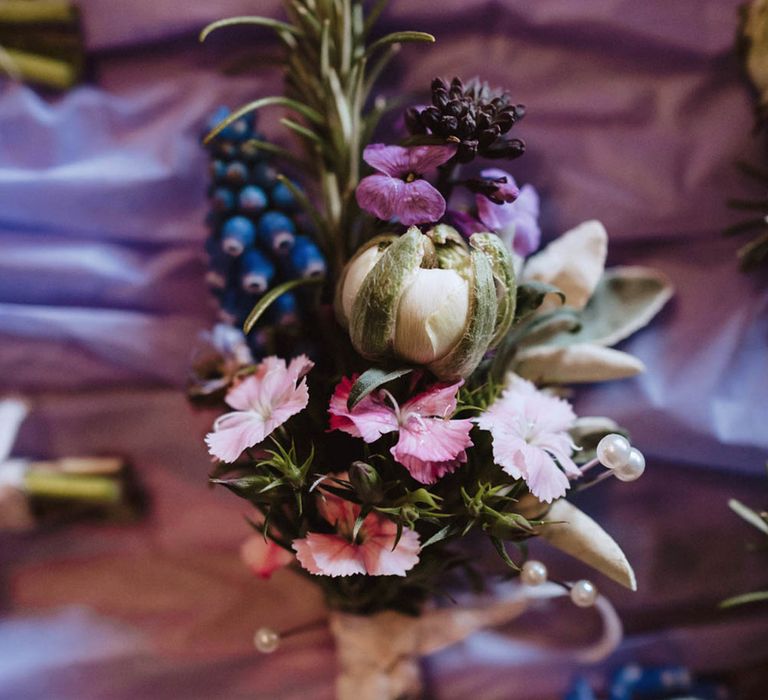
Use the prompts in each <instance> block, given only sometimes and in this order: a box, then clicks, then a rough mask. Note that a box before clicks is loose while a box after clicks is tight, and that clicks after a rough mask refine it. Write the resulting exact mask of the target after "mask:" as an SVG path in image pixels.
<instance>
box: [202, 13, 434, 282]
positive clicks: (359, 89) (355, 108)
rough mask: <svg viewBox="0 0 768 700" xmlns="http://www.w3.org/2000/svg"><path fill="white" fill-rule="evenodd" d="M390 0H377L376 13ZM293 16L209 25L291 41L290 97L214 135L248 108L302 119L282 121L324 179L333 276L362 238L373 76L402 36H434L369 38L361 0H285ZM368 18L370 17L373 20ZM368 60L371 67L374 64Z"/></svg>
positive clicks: (325, 232) (423, 36) (323, 219)
mask: <svg viewBox="0 0 768 700" xmlns="http://www.w3.org/2000/svg"><path fill="white" fill-rule="evenodd" d="M385 5H386V2H385V1H384V2H381V1H380V2H377V3H375V6H374V9H373V10H372V15H371V17H372V18H373V19H375V17H377V16H378V15H379V14H380V13H381V11H382V10H383V9H384V7H385ZM284 6H285V12H286V15H287V17H288V22H278V21H276V20H274V19H269V18H264V17H235V18H231V19H227V20H220V21H218V22H215V23H213V24H212V25H209V26H208V27H206V28H205V29H204V30H203V32H202V34H201V40H204V39H205V38H206V37H207V36H208V35H209V34H210V33H211V32H212V31H214V30H217V29H220V28H223V27H229V26H234V25H238V24H257V25H261V26H263V27H268V28H270V29H272V30H274V31H275V32H276V33H277V34H278V36H279V37H280V38H281V39H282V40H283V42H284V43H285V44H286V45H287V47H288V49H289V51H288V55H287V56H286V59H285V62H284V65H285V80H286V96H285V97H283V98H277V97H267V98H262V99H260V100H256V101H254V102H251V103H250V104H249V105H246V106H245V107H243V108H241V109H239V110H237V111H235V112H234V113H233V114H232V115H231V116H230V117H229V118H228V119H226V120H225V121H224V122H222V123H221V124H219V125H217V126H216V128H214V129H213V130H212V131H211V133H210V134H209V135H208V137H207V139H208V140H210V139H211V138H213V137H214V136H215V135H216V134H217V133H218V132H220V131H221V129H223V128H224V127H226V126H227V125H228V124H230V123H232V122H233V121H235V120H236V119H238V118H239V117H241V116H242V115H243V114H246V113H248V112H250V111H253V110H256V109H260V108H261V107H265V106H268V105H282V106H284V107H288V108H289V109H291V110H292V111H293V112H294V113H295V114H296V120H294V119H283V120H282V124H283V125H284V126H285V127H286V128H287V129H289V131H290V132H291V133H293V134H294V135H296V136H297V137H298V138H299V140H300V141H301V142H302V144H303V147H304V150H305V158H306V161H307V162H308V164H309V166H310V169H311V171H312V172H311V175H312V176H313V177H312V178H311V179H313V180H314V181H316V182H318V183H319V185H320V192H319V199H320V203H319V205H318V206H317V210H318V213H319V215H318V216H317V217H314V223H315V225H316V226H317V227H318V229H319V230H318V240H319V242H320V243H321V245H322V246H323V248H324V253H325V254H326V256H327V258H328V260H329V261H330V264H331V268H332V270H331V271H332V275H331V278H332V279H335V278H336V277H337V275H338V273H339V272H340V270H341V268H342V266H343V265H344V263H345V262H346V260H347V258H348V257H349V255H350V254H351V253H352V249H353V247H354V246H355V244H356V243H357V241H358V240H359V235H358V230H359V226H360V221H359V216H358V215H359V213H360V212H359V209H358V206H357V202H356V201H355V187H356V186H357V183H358V181H359V179H360V167H361V154H362V149H363V147H364V145H365V142H366V141H367V139H368V138H369V136H370V133H371V132H372V130H373V127H374V126H375V123H376V122H377V121H378V119H379V117H380V116H381V113H382V111H383V105H382V101H381V100H378V101H373V104H369V102H371V101H370V100H369V97H370V94H371V90H372V88H373V80H372V78H375V76H376V75H378V74H379V73H380V72H381V70H382V69H383V67H384V66H385V65H386V62H387V61H388V60H389V59H391V58H392V56H394V55H395V54H396V53H397V50H398V48H399V46H400V44H401V43H403V42H433V41H434V40H435V39H434V37H433V36H432V35H431V34H427V33H425V32H414V31H408V32H396V33H394V34H389V35H387V36H384V37H380V38H378V39H376V40H374V41H372V42H370V43H369V41H368V32H369V29H370V26H371V24H372V23H371V22H368V23H367V22H366V18H365V9H364V6H363V2H362V0H285V1H284ZM371 17H369V20H370V19H371ZM369 62H371V65H372V67H371V68H369Z"/></svg>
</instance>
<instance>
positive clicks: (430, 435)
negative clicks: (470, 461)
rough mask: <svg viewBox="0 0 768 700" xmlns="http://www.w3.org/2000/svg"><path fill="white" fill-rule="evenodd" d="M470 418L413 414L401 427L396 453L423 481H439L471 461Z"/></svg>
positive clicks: (395, 447) (411, 472) (412, 472)
mask: <svg viewBox="0 0 768 700" xmlns="http://www.w3.org/2000/svg"><path fill="white" fill-rule="evenodd" d="M472 427H473V423H472V421H470V420H442V419H440V418H420V417H418V418H417V417H412V418H410V419H409V420H408V421H407V422H406V424H405V425H403V426H401V427H400V436H399V439H398V441H397V444H396V445H395V446H394V447H393V448H392V450H391V453H392V456H393V457H394V458H395V459H396V460H397V461H398V462H400V464H402V465H403V466H404V467H405V468H406V469H408V471H409V472H410V474H411V476H412V477H413V478H414V479H416V480H417V481H419V482H421V483H423V484H431V483H434V482H435V481H437V479H439V478H440V477H442V476H443V475H445V474H446V473H447V472H452V471H454V470H455V469H456V468H457V467H458V466H459V465H460V464H463V463H464V462H466V461H467V455H466V452H465V450H466V449H467V448H468V447H471V445H472V438H470V437H469V433H470V431H471V430H472Z"/></svg>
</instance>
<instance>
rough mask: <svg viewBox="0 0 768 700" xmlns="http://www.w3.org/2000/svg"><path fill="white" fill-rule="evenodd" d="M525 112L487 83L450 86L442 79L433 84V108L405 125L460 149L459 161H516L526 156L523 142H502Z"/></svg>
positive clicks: (412, 114)
mask: <svg viewBox="0 0 768 700" xmlns="http://www.w3.org/2000/svg"><path fill="white" fill-rule="evenodd" d="M524 114H525V110H524V108H523V107H522V105H513V104H511V103H510V98H509V95H508V94H507V93H505V92H500V91H498V90H492V89H491V88H489V87H488V85H487V84H485V83H480V82H479V81H477V80H471V81H469V82H468V83H466V84H465V83H463V82H462V81H461V80H460V79H459V78H453V80H451V82H450V85H448V84H447V83H446V82H445V81H444V80H442V79H440V78H435V80H433V81H432V106H430V107H427V108H426V109H423V110H421V111H417V110H413V111H410V112H408V113H407V117H406V125H407V127H408V130H409V131H410V133H412V134H424V133H428V132H431V133H433V134H435V135H438V136H441V137H443V138H445V139H446V140H448V141H451V142H453V143H456V144H457V146H458V150H457V155H456V160H457V161H459V162H462V163H468V162H469V161H471V160H472V159H473V158H475V157H476V156H482V157H485V158H516V157H517V156H519V155H521V154H522V152H523V145H522V141H520V140H518V139H511V140H505V141H500V140H499V137H500V136H502V135H503V134H506V133H507V132H508V131H509V130H510V129H511V128H512V127H513V126H514V125H515V123H516V122H517V121H519V120H520V119H521V118H522V117H523V115H524Z"/></svg>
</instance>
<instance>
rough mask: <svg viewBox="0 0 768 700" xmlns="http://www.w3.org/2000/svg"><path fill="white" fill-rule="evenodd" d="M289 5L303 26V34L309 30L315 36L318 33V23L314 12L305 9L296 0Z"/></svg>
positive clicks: (292, 0)
mask: <svg viewBox="0 0 768 700" xmlns="http://www.w3.org/2000/svg"><path fill="white" fill-rule="evenodd" d="M290 5H291V7H292V8H293V10H294V12H295V13H296V16H297V19H299V20H300V21H301V22H302V23H303V24H304V31H305V32H306V30H307V29H311V30H312V31H313V32H314V33H315V34H319V33H320V22H318V21H317V18H316V17H315V14H316V11H312V10H309V9H307V8H306V7H304V5H302V4H301V3H300V2H297V0H291V3H290Z"/></svg>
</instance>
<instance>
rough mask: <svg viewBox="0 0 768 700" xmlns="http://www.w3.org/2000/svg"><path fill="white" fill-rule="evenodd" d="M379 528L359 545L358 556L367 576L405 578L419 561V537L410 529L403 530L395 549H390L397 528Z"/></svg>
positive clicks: (389, 522) (394, 526)
mask: <svg viewBox="0 0 768 700" xmlns="http://www.w3.org/2000/svg"><path fill="white" fill-rule="evenodd" d="M387 523H388V525H390V526H391V527H388V528H386V529H385V528H381V529H380V530H379V532H378V533H376V534H374V535H369V536H368V538H367V539H366V540H365V542H363V544H362V545H360V556H361V557H362V559H363V562H364V564H365V570H366V572H367V573H368V575H369V576H405V575H406V574H407V573H408V571H410V570H411V569H412V568H413V567H414V566H416V564H417V563H418V561H419V551H420V546H419V535H418V533H416V532H414V531H413V530H411V529H410V528H407V527H406V528H403V534H402V537H401V538H400V541H399V542H398V543H397V547H395V548H394V550H393V549H392V546H393V545H394V544H395V539H396V537H397V526H396V525H395V524H394V523H393V522H391V521H387Z"/></svg>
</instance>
